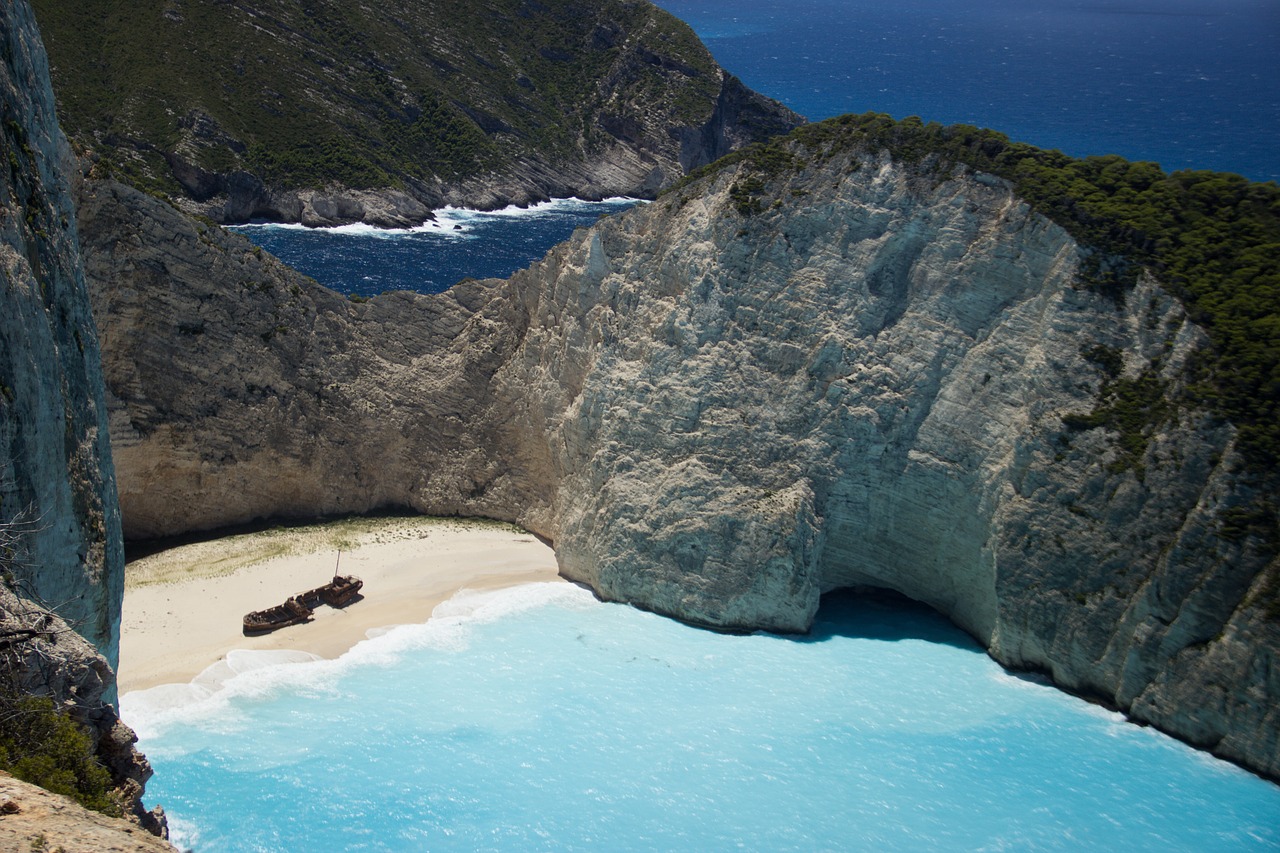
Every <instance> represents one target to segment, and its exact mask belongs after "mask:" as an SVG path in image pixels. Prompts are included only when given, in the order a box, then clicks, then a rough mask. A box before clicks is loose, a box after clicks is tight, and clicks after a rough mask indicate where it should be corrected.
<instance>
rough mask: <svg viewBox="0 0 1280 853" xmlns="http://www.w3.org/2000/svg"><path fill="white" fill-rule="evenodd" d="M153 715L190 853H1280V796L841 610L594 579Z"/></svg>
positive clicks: (477, 605) (869, 615) (226, 685)
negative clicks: (756, 619) (770, 607)
mask: <svg viewBox="0 0 1280 853" xmlns="http://www.w3.org/2000/svg"><path fill="white" fill-rule="evenodd" d="M275 658H276V656H275V655H274V654H273V653H270V652H267V653H250V652H242V653H240V654H238V655H233V656H232V659H231V661H230V662H231V664H232V666H233V668H237V669H240V670H243V672H242V674H240V675H238V676H235V677H234V678H232V679H231V680H230V681H226V682H223V683H222V686H221V689H220V690H216V691H215V692H210V689H209V688H210V685H208V684H207V683H206V684H203V685H197V686H190V687H172V688H155V689H153V690H151V691H146V692H135V693H131V694H128V695H126V696H125V697H124V700H123V711H124V716H125V719H126V720H128V721H129V722H130V723H131V724H132V725H134V726H135V727H136V728H137V729H138V731H139V734H140V735H141V736H142V739H141V742H140V744H139V745H140V747H141V748H142V749H143V750H144V751H145V752H146V753H147V755H148V756H149V757H150V759H151V761H152V763H153V764H154V765H155V768H156V776H155V778H154V779H153V780H152V781H151V782H150V783H148V785H147V792H148V796H149V798H150V799H151V800H152V801H158V802H161V803H163V804H164V806H165V808H166V810H167V811H168V813H169V816H170V820H171V822H172V826H173V830H174V836H175V840H176V841H177V843H178V844H179V845H180V846H183V847H191V848H193V849H195V850H196V851H200V852H201V853H215V851H226V853H243V851H338V850H363V851H428V850H430V851H455V850H456V851H473V850H491V851H515V852H516V853H525V851H534V850H556V851H561V850H565V851H574V850H576V851H629V850H634V851H730V850H759V851H965V850H992V851H995V850H1016V851H1029V850H1061V851H1125V853H1136V851H1152V853H1170V851H1188V853H1192V852H1193V851H1194V853H1206V852H1207V851H1231V850H1241V851H1243V850H1258V851H1262V850H1275V849H1277V848H1278V847H1280V787H1276V786H1275V785H1271V784H1269V783H1267V782H1264V781H1262V780H1261V779H1258V778H1257V777H1255V776H1252V775H1250V774H1248V773H1246V772H1244V771H1242V770H1240V769H1238V768H1236V767H1233V766H1231V765H1228V764H1224V763H1222V762H1219V761H1215V760H1213V759H1211V758H1208V757H1206V756H1205V755H1203V754H1202V753H1198V752H1196V751H1194V750H1192V749H1190V748H1189V747H1186V746H1184V745H1182V744H1180V743H1178V742H1176V741H1174V740H1171V739H1170V738H1167V737H1165V736H1163V735H1161V734H1159V733H1157V732H1155V731H1153V730H1151V729H1147V728H1140V727H1138V726H1134V725H1131V724H1129V723H1127V722H1125V721H1124V719H1123V718H1122V717H1120V716H1119V715H1118V714H1114V713H1111V712H1109V711H1106V710H1103V709H1101V708H1098V707H1096V706H1093V705H1090V704H1088V703H1086V702H1083V701H1081V700H1079V699H1075V698H1072V697H1070V696H1067V695H1066V694H1064V693H1062V692H1060V691H1058V690H1056V689H1054V688H1052V687H1049V686H1046V685H1044V684H1041V683H1039V682H1037V681H1035V680H1030V679H1026V678H1022V677H1017V676H1014V675H1010V674H1008V673H1006V672H1004V671H1003V670H1001V669H1000V667H998V666H996V665H995V664H994V663H993V662H992V661H991V659H990V658H988V657H987V656H986V655H985V654H983V653H982V652H981V650H979V649H978V648H977V646H975V645H974V643H973V642H972V641H971V640H969V639H968V637H966V636H965V635H964V634H962V633H961V632H960V631H959V630H957V629H956V628H954V627H953V626H951V625H950V624H949V623H947V622H946V621H945V620H943V619H941V618H940V617H938V616H937V615H936V614H933V613H932V612H930V611H928V610H925V609H923V608H921V607H918V606H914V605H909V604H903V603H885V602H881V601H877V600H867V599H865V598H863V599H857V598H851V597H841V596H836V597H834V598H828V600H827V601H825V602H824V603H823V606H822V609H821V611H820V612H819V622H818V624H817V626H816V628H815V630H814V632H813V634H812V636H810V637H808V638H805V639H799V640H798V639H790V638H782V637H776V636H771V635H767V634H756V635H751V636H727V635H724V634H716V633H712V632H709V631H702V630H698V629H695V628H690V627H687V626H685V625H681V624H679V623H676V622H673V621H671V620H669V619H664V618H661V617H658V616H654V615H652V614H649V613H643V612H640V611H637V610H633V609H631V608H628V607H624V606H621V605H616V604H602V603H600V602H598V601H596V600H595V599H594V598H593V597H592V596H591V595H590V594H589V593H587V592H585V591H583V590H582V589H579V588H578V587H575V586H573V585H570V584H530V585H525V586H521V587H515V588H512V589H508V590H503V591H500V592H489V593H471V594H465V593H464V594H462V595H460V596H459V597H456V598H455V599H454V600H452V601H450V602H446V603H445V604H443V605H441V606H440V608H439V609H438V610H437V611H436V618H435V619H433V620H432V621H431V622H429V623H427V624H425V625H417V626H404V627H401V628H397V629H394V630H393V631H391V632H390V633H387V634H385V635H383V636H381V637H378V638H376V639H374V640H370V641H367V642H365V643H363V644H361V645H359V646H357V647H356V648H355V649H354V650H353V651H352V652H350V653H348V654H347V655H346V656H345V657H343V658H340V659H338V660H336V661H313V662H310V663H285V664H281V663H272V661H273V660H274V659H275Z"/></svg>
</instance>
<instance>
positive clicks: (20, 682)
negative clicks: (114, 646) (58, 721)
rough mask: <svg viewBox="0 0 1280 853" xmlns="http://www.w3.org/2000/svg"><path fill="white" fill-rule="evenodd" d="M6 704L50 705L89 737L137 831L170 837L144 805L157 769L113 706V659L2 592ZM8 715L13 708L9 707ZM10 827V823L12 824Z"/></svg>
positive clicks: (0, 674) (0, 672)
mask: <svg viewBox="0 0 1280 853" xmlns="http://www.w3.org/2000/svg"><path fill="white" fill-rule="evenodd" d="M0 679H2V681H0V691H2V693H0V696H2V697H3V699H4V700H5V701H6V702H7V700H8V699H9V697H10V696H11V695H13V693H12V692H11V691H16V693H17V694H21V695H25V696H40V697H45V698H48V699H50V700H51V701H52V702H53V703H54V707H56V708H57V709H58V710H59V712H61V713H65V714H67V715H68V716H69V717H70V718H71V719H73V720H75V721H76V722H77V723H79V724H80V726H81V727H82V729H83V730H84V731H85V732H86V733H87V734H88V735H89V740H90V745H91V747H92V749H93V753H94V755H95V756H96V758H97V760H98V761H99V762H100V763H101V764H102V766H103V767H105V768H106V769H107V771H108V772H109V773H110V774H111V782H112V788H113V791H114V795H115V798H116V800H117V801H118V802H119V803H120V804H121V805H122V807H123V811H124V813H125V814H126V815H128V816H129V817H130V818H131V820H132V823H133V825H134V826H135V827H136V826H141V827H142V828H143V829H145V830H147V831H148V832H150V833H152V834H154V835H158V836H161V837H164V836H166V835H167V833H168V827H167V823H166V818H165V815H164V810H163V809H162V808H160V807H158V806H157V807H156V808H155V809H153V810H151V811H148V810H147V809H146V807H145V806H143V804H142V795H143V790H144V787H145V786H146V783H147V780H148V779H150V778H151V774H152V771H151V764H150V763H149V762H148V761H147V759H146V756H144V755H143V754H142V753H140V752H138V750H137V749H135V748H134V744H135V743H136V742H137V740H138V738H137V736H136V735H135V734H134V733H133V730H132V729H130V728H129V727H128V726H127V725H125V724H124V723H123V722H121V720H120V718H119V716H118V715H117V714H116V710H115V707H114V706H113V705H112V697H113V696H114V694H115V684H116V677H115V672H114V671H113V670H112V668H111V667H110V666H109V665H108V664H107V661H106V659H105V658H104V657H103V656H102V655H100V654H98V653H97V652H96V651H95V650H94V649H93V647H92V646H90V645H89V644H88V643H87V642H85V640H84V638H83V637H81V636H80V634H79V633H77V632H76V631H75V630H74V629H73V628H72V627H71V626H70V625H68V624H67V623H66V622H65V621H64V620H63V619H62V618H60V617H59V616H58V615H57V614H55V613H53V612H51V611H49V610H46V609H45V608H43V607H40V606H39V605H36V604H33V603H32V602H30V601H27V600H25V599H23V598H22V597H20V596H18V595H15V594H13V593H12V592H10V591H9V590H8V589H5V588H3V587H0ZM6 707H7V706H6ZM5 823H6V824H7V823H8V819H7V818H6V820H5Z"/></svg>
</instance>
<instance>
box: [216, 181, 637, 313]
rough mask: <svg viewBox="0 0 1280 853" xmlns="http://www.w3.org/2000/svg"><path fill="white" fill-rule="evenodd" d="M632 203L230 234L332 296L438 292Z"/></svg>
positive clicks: (526, 258)
mask: <svg viewBox="0 0 1280 853" xmlns="http://www.w3.org/2000/svg"><path fill="white" fill-rule="evenodd" d="M633 204H635V201H634V200H631V199H610V200H606V201H599V202H588V201H578V200H577V199H559V200H556V201H551V202H546V203H544V204H538V205H534V206H532V207H528V208H519V207H508V208H506V209H504V210H495V211H492V212H485V213H482V212H480V211H474V210H460V209H458V208H451V207H447V208H444V209H443V210H437V211H436V212H435V221H434V222H428V223H426V224H424V225H422V226H420V227H418V228H408V229H396V230H391V229H380V228H372V227H370V226H368V225H343V226H340V227H337V228H304V227H303V226H301V225H277V224H263V225H244V226H239V227H237V228H235V229H234V230H236V231H239V232H241V233H242V234H244V235H245V236H247V237H248V238H249V239H250V240H252V241H253V242H255V243H257V244H258V245H260V246H262V248H264V249H266V250H267V251H268V252H271V253H272V254H274V255H275V256H276V257H278V258H280V259H282V260H284V261H285V262H286V263H288V264H291V265H292V266H293V267H295V268H296V269H299V270H301V271H302V272H304V273H306V274H307V275H309V276H311V277H312V278H314V279H315V280H316V281H318V282H320V283H321V284H323V285H325V286H326V287H329V288H332V289H333V290H337V291H338V292H339V293H345V294H348V295H350V294H356V295H358V296H376V295H378V294H379V293H383V292H384V291H388V290H416V291H418V292H419V293H439V292H440V291H442V290H447V289H449V288H450V287H452V286H453V285H455V284H457V283H458V281H459V280H460V279H462V278H466V277H468V276H469V277H471V278H494V277H496V278H506V277H507V276H509V275H511V274H512V273H513V272H515V271H516V270H519V269H524V268H525V267H527V266H529V264H531V263H533V262H534V261H536V260H538V259H539V258H541V257H542V256H543V255H545V254H546V253H547V250H548V249H550V248H551V247H552V246H554V245H555V244H557V243H559V242H561V241H563V240H564V239H565V238H566V237H568V236H569V235H570V234H572V233H573V229H575V228H578V227H580V226H584V225H591V224H592V223H594V222H595V221H596V220H597V219H599V218H600V217H601V216H607V215H609V214H611V213H615V212H617V211H619V210H625V209H626V208H628V207H630V206H632V205H633Z"/></svg>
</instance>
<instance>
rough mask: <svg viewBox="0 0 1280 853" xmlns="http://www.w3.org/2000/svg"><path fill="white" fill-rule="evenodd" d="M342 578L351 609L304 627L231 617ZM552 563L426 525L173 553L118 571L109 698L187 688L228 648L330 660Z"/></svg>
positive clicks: (338, 526) (551, 574)
mask: <svg viewBox="0 0 1280 853" xmlns="http://www.w3.org/2000/svg"><path fill="white" fill-rule="evenodd" d="M339 551H341V561H340V570H341V573H342V574H353V575H356V576H357V577H360V578H361V579H362V580H364V589H363V590H362V591H361V594H362V595H363V596H364V597H363V599H362V600H358V601H356V602H355V603H353V604H351V605H349V606H348V607H347V608H345V609H342V610H334V609H332V608H329V607H325V606H321V607H319V608H317V609H316V611H315V619H314V620H313V621H312V622H309V623H306V624H302V625H293V626H290V627H288V628H283V629H281V630H279V631H275V632H273V633H271V634H265V635H261V636H254V637H246V636H244V635H243V633H242V632H241V619H242V618H243V616H244V615H245V614H246V613H248V612H250V611H252V610H262V609H265V608H267V607H270V606H273V605H276V604H280V603H281V602H282V601H284V600H285V599H286V598H288V597H289V596H291V595H295V594H297V593H299V592H302V591H303V590H307V589H311V588H314V587H317V586H320V585H321V584H324V583H326V582H327V581H328V580H329V579H330V578H331V577H332V576H333V572H334V567H335V562H336V561H338V559H339V558H338V552H339ZM558 579H559V577H558V575H557V573H556V560H555V555H554V553H553V552H552V550H551V548H549V547H548V546H547V545H546V544H544V543H543V542H541V541H539V540H538V539H537V538H535V537H534V536H532V535H530V534H528V533H526V532H524V531H522V530H520V529H518V528H516V527H512V526H510V525H506V524H499V523H495V522H487V521H470V520H458V519H437V518H405V517H394V518H354V519H346V520H342V521H335V522H329V523H325V524H320V525H315V526H310V527H298V528H289V529H275V530H267V531H263V532H260V533H249V534H242V535H236V536H228V537H225V538H220V539H216V540H212V541H208V542H200V543H196V544H191V545H183V546H179V547H176V548H172V549H170V550H167V551H163V552H160V553H158V554H153V555H151V556H148V557H143V558H141V559H138V560H136V561H133V562H130V563H129V564H128V565H127V566H126V568H125V593H124V615H123V621H122V624H121V632H120V634H121V636H120V667H119V673H118V676H119V683H120V692H121V693H122V694H123V693H128V692H129V691H131V690H144V689H146V688H149V687H154V686H156V685H158V684H170V683H183V682H188V681H190V680H191V679H192V678H194V677H195V676H196V675H198V674H199V673H200V672H201V671H203V670H204V669H205V668H206V667H208V666H209V665H211V664H213V663H216V662H217V661H219V660H221V659H222V658H223V657H224V656H225V655H226V654H227V652H228V651H230V650H232V649H296V650H299V651H304V652H310V653H312V654H316V655H320V656H321V657H326V658H332V657H337V656H338V655H340V654H342V653H343V652H345V651H346V650H348V649H350V648H351V647H352V646H354V645H355V644H356V643H358V642H360V641H361V640H364V639H365V638H366V632H368V631H369V630H370V629H374V628H383V627H387V626H391V625H400V624H405V623H414V622H424V621H426V620H427V619H428V618H429V617H430V615H431V611H432V610H433V609H434V608H435V606H436V605H437V604H439V603H440V602H441V601H444V600H445V599H447V598H449V597H450V596H452V595H453V594H454V593H455V592H457V591H458V590H460V589H464V588H468V589H492V588H497V587H503V586H510V585H513V584H518V583H529V582H535V581H554V580H558Z"/></svg>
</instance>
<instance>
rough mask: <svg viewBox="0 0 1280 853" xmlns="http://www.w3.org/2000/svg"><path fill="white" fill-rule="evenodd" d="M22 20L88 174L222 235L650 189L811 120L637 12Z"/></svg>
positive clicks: (97, 11) (319, 5)
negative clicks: (230, 230) (252, 226)
mask: <svg viewBox="0 0 1280 853" xmlns="http://www.w3.org/2000/svg"><path fill="white" fill-rule="evenodd" d="M34 6H35V8H36V12H37V14H38V16H39V19H40V23H41V27H42V30H43V32H44V36H45V41H46V44H47V46H48V49H49V52H50V55H51V57H52V64H53V74H54V83H55V89H56V91H57V92H58V96H59V108H60V111H61V112H60V114H61V116H62V120H63V127H64V129H65V130H66V132H67V133H68V135H70V136H71V137H72V139H73V141H74V142H75V143H76V145H77V146H78V147H79V149H80V150H82V151H83V152H85V156H86V157H88V158H89V159H90V160H91V161H92V162H93V163H94V164H95V172H96V174H98V175H114V176H116V177H119V178H121V179H123V180H125V181H126V182H127V183H130V184H132V185H135V186H143V187H145V188H147V189H148V190H150V191H152V192H155V193H159V194H162V195H165V196H167V197H169V198H171V199H173V200H174V201H175V202H176V203H177V204H179V206H181V207H182V208H183V209H184V210H186V211H188V212H190V213H195V214H199V215H202V216H205V217H209V218H212V219H214V220H216V221H219V222H244V221H247V220H249V219H267V220H278V221H287V222H302V223H304V224H306V225H315V226H320V225H334V224H340V223H347V222H359V221H364V222H368V223H370V224H373V225H379V226H386V227H395V226H404V225H413V224H417V223H420V222H422V221H424V220H425V219H428V218H429V217H430V215H431V211H432V210H433V209H435V208H438V207H442V206H444V205H446V204H451V205H455V206H466V207H472V208H482V209H492V208H497V207H503V206H505V205H507V204H513V203H514V204H522V205H523V204H528V203H531V202H535V201H541V200H545V199H547V198H552V197H569V196H578V197H581V198H590V199H599V198H604V197H608V196H616V195H630V196H642V197H652V196H653V195H654V194H655V193H657V192H658V190H660V189H661V188H663V187H665V186H667V185H669V184H670V183H671V182H672V181H674V180H676V179H678V178H679V177H681V176H682V175H684V174H685V173H686V172H687V171H689V170H690V169H693V168H696V167H698V166H701V165H704V164H706V163H709V162H710V161H712V160H715V159H716V158H718V157H720V156H722V155H724V154H727V153H728V152H729V151H731V150H733V149H735V148H737V147H739V146H741V145H742V144H745V143H747V142H752V141H760V140H764V139H767V138H768V137H770V136H773V135H775V134H777V133H782V132H785V131H787V130H790V129H791V128H793V127H795V126H796V125H798V124H800V123H801V122H802V121H803V119H801V118H800V117H799V116H797V115H795V114H794V113H792V112H791V111H790V110H788V109H786V108H785V107H783V106H781V105H780V104H778V103H776V102H775V101H772V100H770V99H768V98H765V97H763V96H761V95H759V94H757V93H755V92H752V91H750V90H749V89H747V88H746V87H745V86H743V85H742V83H741V82H739V81H738V80H737V79H736V78H734V77H733V76H732V75H729V74H727V73H726V72H725V71H724V70H723V69H722V68H720V67H719V66H718V65H717V64H716V63H715V61H714V60H713V59H712V57H711V55H710V53H709V52H708V51H707V49H706V48H705V47H704V46H703V45H702V43H701V42H700V41H699V40H698V38H697V37H696V36H695V35H694V34H693V32H692V30H690V29H689V28H688V27H687V26H686V25H685V24H683V23H682V22H680V21H678V20H677V19H676V18H674V17H672V16H671V15H668V14H667V13H665V12H663V11H661V10H659V9H658V8H656V7H655V6H653V5H651V4H649V3H631V2H620V0H608V2H590V3H586V2H579V0H554V2H529V0H494V2H488V3H454V2H449V0H430V2H422V0H413V2H408V0H394V2H390V3H382V4H379V5H378V6H377V7H376V8H375V7H372V6H362V5H360V4H351V3H342V2H338V0H316V2H309V3H304V4H298V3H293V2H279V0H269V2H265V3H264V2H257V3H253V4H247V3H238V2H236V3H195V2H185V0H177V2H169V0H165V1H164V2H146V3H141V4H134V5H132V6H130V7H129V9H128V11H127V12H123V11H122V10H120V8H119V7H118V6H117V5H116V4H113V3H112V2H109V0H86V2H80V3H75V4H66V3H60V2H55V0H34Z"/></svg>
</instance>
